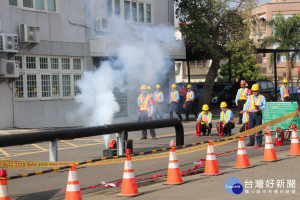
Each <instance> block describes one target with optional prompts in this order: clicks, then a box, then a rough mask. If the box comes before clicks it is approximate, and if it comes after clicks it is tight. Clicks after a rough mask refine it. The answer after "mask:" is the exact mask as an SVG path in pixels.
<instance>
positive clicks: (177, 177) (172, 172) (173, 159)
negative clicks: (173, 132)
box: [166, 146, 183, 185]
mask: <svg viewBox="0 0 300 200" xmlns="http://www.w3.org/2000/svg"><path fill="white" fill-rule="evenodd" d="M182 183H183V181H182V178H181V174H180V169H179V164H178V160H177V156H176V151H175V147H174V146H172V147H171V149H170V157H169V166H168V175H167V182H166V184H175V185H176V184H182Z"/></svg>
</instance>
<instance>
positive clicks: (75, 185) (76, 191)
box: [65, 164, 82, 200]
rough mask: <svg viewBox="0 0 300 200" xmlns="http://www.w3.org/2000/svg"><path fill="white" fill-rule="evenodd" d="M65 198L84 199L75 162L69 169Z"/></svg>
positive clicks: (66, 199)
mask: <svg viewBox="0 0 300 200" xmlns="http://www.w3.org/2000/svg"><path fill="white" fill-rule="evenodd" d="M65 200H82V197H81V192H80V186H79V180H78V176H77V173H76V167H75V164H72V167H71V168H70V170H69V177H68V184H67V189H66V197H65Z"/></svg>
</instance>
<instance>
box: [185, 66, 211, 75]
mask: <svg viewBox="0 0 300 200" xmlns="http://www.w3.org/2000/svg"><path fill="white" fill-rule="evenodd" d="M208 70H209V67H190V73H191V76H203V75H204V76H205V75H207V73H208ZM185 75H188V70H187V69H186V73H185Z"/></svg>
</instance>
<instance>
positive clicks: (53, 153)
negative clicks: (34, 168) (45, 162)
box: [49, 140, 58, 162]
mask: <svg viewBox="0 0 300 200" xmlns="http://www.w3.org/2000/svg"><path fill="white" fill-rule="evenodd" d="M57 141H58V140H54V141H50V142H49V149H50V151H49V161H50V162H51V161H53V162H56V161H57V160H58V158H57V157H58V156H57Z"/></svg>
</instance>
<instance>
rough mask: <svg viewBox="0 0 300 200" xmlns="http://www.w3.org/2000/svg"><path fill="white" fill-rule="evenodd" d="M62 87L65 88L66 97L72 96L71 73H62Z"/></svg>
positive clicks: (64, 94)
mask: <svg viewBox="0 0 300 200" xmlns="http://www.w3.org/2000/svg"><path fill="white" fill-rule="evenodd" d="M62 89H63V96H64V97H68V96H71V76H70V75H62Z"/></svg>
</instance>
